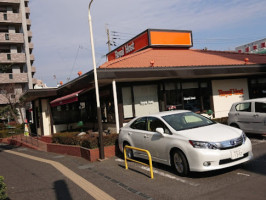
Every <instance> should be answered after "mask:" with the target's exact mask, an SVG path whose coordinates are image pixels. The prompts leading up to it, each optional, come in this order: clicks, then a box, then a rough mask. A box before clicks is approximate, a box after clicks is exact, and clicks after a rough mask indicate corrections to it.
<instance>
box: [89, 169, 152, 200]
mask: <svg viewBox="0 0 266 200" xmlns="http://www.w3.org/2000/svg"><path fill="white" fill-rule="evenodd" d="M88 170H90V171H92V172H94V173H96V174H98V175H100V176H102V177H104V178H105V179H107V180H108V181H110V182H112V183H114V184H116V185H118V186H119V187H121V188H123V189H125V190H127V191H129V192H131V193H133V194H135V195H138V196H140V197H142V198H144V199H148V200H152V198H151V197H149V196H148V195H146V194H144V193H142V192H139V191H137V190H135V189H133V188H131V187H129V186H127V185H125V184H123V183H121V182H120V181H118V180H116V179H113V178H111V177H109V176H106V175H105V174H103V173H101V172H97V170H93V169H92V168H89V167H88Z"/></svg>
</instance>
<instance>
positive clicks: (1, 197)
mask: <svg viewBox="0 0 266 200" xmlns="http://www.w3.org/2000/svg"><path fill="white" fill-rule="evenodd" d="M6 199H7V193H6V184H5V183H4V177H3V176H0V200H6Z"/></svg>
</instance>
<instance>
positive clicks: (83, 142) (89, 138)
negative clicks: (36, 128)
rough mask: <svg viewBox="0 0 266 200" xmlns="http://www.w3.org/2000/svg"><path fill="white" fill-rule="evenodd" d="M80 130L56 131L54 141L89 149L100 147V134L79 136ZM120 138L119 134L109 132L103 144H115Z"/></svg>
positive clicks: (104, 137)
mask: <svg viewBox="0 0 266 200" xmlns="http://www.w3.org/2000/svg"><path fill="white" fill-rule="evenodd" d="M78 134H79V132H64V133H56V134H54V135H53V136H52V141H53V143H59V144H66V145H79V146H82V147H85V148H88V149H96V148H98V147H99V136H98V134H86V135H82V136H78ZM117 139H118V134H108V135H104V136H103V145H104V146H112V145H115V144H116V142H117Z"/></svg>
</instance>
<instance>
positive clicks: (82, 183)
mask: <svg viewBox="0 0 266 200" xmlns="http://www.w3.org/2000/svg"><path fill="white" fill-rule="evenodd" d="M4 152H6V153H10V154H14V155H17V156H21V157H24V158H28V159H31V160H35V161H39V162H43V163H47V164H50V165H52V166H53V167H54V168H56V169H57V170H58V171H60V172H61V173H62V174H63V175H65V176H66V177H67V178H68V179H70V180H71V181H73V182H74V183H75V184H76V185H78V186H79V187H80V188H82V189H83V190H84V191H85V192H87V193H88V194H89V195H91V196H92V197H93V198H95V199H99V200H102V199H106V200H109V199H110V200H114V198H113V197H111V196H110V195H109V194H107V193H105V192H104V191H103V190H101V189H99V188H98V187H96V186H95V185H93V184H92V183H90V182H89V181H87V180H86V179H84V178H82V177H81V176H79V175H78V174H76V173H75V172H73V171H71V170H70V169H68V168H67V167H65V166H64V165H62V164H61V163H59V162H56V161H53V160H47V159H43V158H39V157H35V156H31V155H28V154H24V153H19V152H15V151H11V150H5V151H4Z"/></svg>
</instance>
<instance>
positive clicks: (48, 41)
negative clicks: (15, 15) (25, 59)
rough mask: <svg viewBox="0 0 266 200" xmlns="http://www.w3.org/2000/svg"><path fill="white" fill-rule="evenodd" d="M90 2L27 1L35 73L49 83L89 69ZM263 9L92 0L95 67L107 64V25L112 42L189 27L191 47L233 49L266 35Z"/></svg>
mask: <svg viewBox="0 0 266 200" xmlns="http://www.w3.org/2000/svg"><path fill="white" fill-rule="evenodd" d="M89 2H90V0H30V4H29V7H30V11H31V14H30V19H31V30H32V33H33V37H32V42H33V44H34V50H33V54H34V56H35V62H34V64H33V66H35V67H36V71H37V72H36V74H35V75H34V77H35V78H37V79H40V80H42V81H43V82H44V83H46V84H47V86H48V87H55V86H56V85H57V83H59V82H60V81H62V82H63V83H67V82H68V81H70V80H73V79H75V78H77V77H78V74H77V73H78V71H82V73H86V72H88V71H90V70H92V69H93V65H92V56H91V46H90V44H91V43H90V30H89V24H88V5H89ZM265 8H266V1H264V0H244V1H243V0H186V1H185V0H163V1H162V0H113V1H111V0H94V1H93V3H92V6H91V17H92V26H93V37H94V45H95V54H96V63H97V67H99V66H100V65H101V64H103V63H104V62H106V56H105V55H106V54H107V53H108V46H107V33H106V28H108V29H109V31H110V38H111V42H112V43H116V45H117V46H119V45H121V44H123V43H125V42H126V41H128V40H129V39H131V38H133V37H134V36H136V35H138V34H139V33H141V32H143V31H144V30H146V29H148V28H154V29H171V30H191V31H192V36H193V49H203V48H205V47H206V48H208V49H209V50H221V51H224V50H225V51H228V50H229V51H232V50H235V47H237V46H240V45H243V44H247V43H250V42H253V41H255V40H260V39H263V38H266V26H265V21H266V14H265ZM112 38H116V39H112ZM111 48H112V49H114V48H116V47H115V46H112V47H111Z"/></svg>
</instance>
